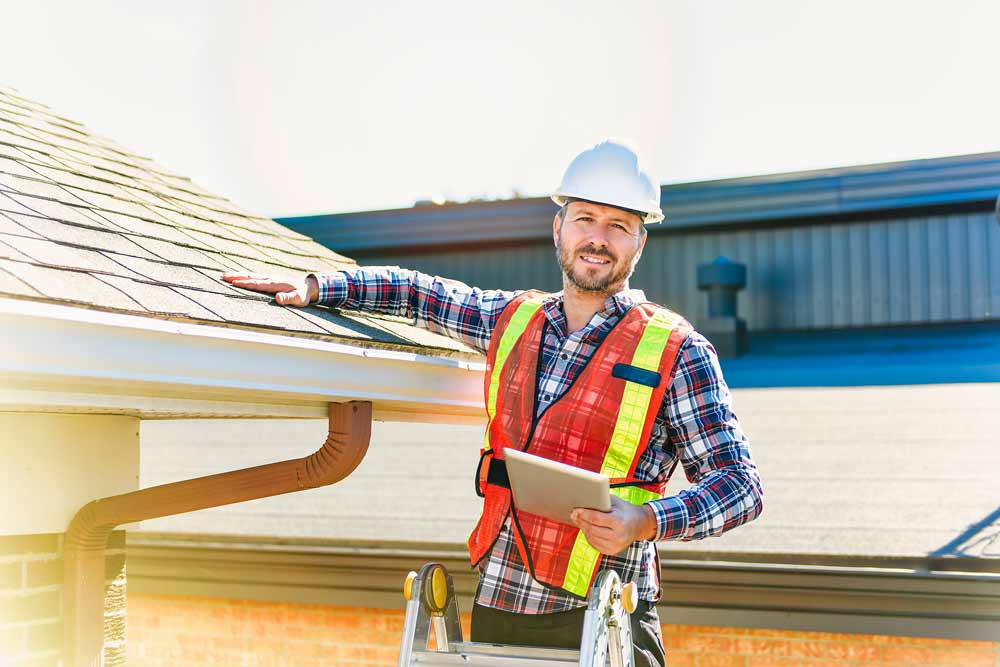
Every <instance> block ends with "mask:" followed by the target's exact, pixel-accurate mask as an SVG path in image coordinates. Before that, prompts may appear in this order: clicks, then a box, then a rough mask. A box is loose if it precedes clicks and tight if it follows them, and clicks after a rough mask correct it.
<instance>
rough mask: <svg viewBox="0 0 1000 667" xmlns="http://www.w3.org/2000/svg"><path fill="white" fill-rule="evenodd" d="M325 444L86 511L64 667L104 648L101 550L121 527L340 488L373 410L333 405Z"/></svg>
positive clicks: (69, 575)
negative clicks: (306, 491) (304, 491)
mask: <svg viewBox="0 0 1000 667" xmlns="http://www.w3.org/2000/svg"><path fill="white" fill-rule="evenodd" d="M329 419H330V429H329V434H328V435H327V438H326V442H324V443H323V446H322V447H320V448H319V449H318V450H316V451H315V452H313V453H312V454H311V455H309V456H306V457H303V458H301V459H291V460H289V461H281V462H279V463H269V464H267V465H262V466H255V467H253V468H244V469H242V470H233V471H232V472H224V473H221V474H218V475H209V476H207V477H198V478H196V479H188V480H184V481H182V482H174V483H172V484H162V485H160V486H154V487H150V488H148V489H140V490H139V491H133V492H131V493H123V494H121V495H118V496H111V497H110V498H101V499H99V500H93V501H91V502H89V503H87V504H86V505H84V506H83V507H82V508H81V509H80V511H79V512H77V513H76V516H74V517H73V520H72V521H71V522H70V525H69V529H68V530H67V531H66V542H65V544H66V547H65V552H64V554H63V557H64V575H65V577H64V580H65V583H64V588H63V591H64V592H63V595H64V598H63V599H64V602H63V605H64V627H63V640H64V646H63V648H64V653H65V655H66V662H65V664H66V665H67V667H98V666H99V665H101V664H102V653H103V643H104V549H105V545H106V543H107V539H108V535H110V533H111V531H112V530H114V528H115V527H116V526H120V525H121V524H124V523H133V522H136V521H144V520H146V519H156V518H159V517H163V516H170V515H173V514H181V513H183V512H193V511H195V510H201V509H207V508H209V507H219V506H220V505H229V504H231V503H239V502H243V501H245V500H254V499H256V498H266V497H268V496H276V495H280V494H283V493H290V492H292V491H301V490H302V489H311V488H314V487H317V486H326V485H327V484H333V483H334V482H339V481H340V480H342V479H344V478H345V477H347V476H348V475H350V474H351V473H352V472H353V471H354V469H355V468H357V467H358V464H359V463H361V459H363V458H364V456H365V453H366V452H367V451H368V443H369V441H370V439H371V430H372V404H371V403H368V402H361V401H354V402H350V403H331V404H330V412H329Z"/></svg>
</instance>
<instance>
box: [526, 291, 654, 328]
mask: <svg viewBox="0 0 1000 667" xmlns="http://www.w3.org/2000/svg"><path fill="white" fill-rule="evenodd" d="M645 300H646V294H645V293H644V292H643V291H642V290H639V289H623V290H621V291H620V292H616V293H615V294H612V295H610V296H609V297H608V298H606V299H605V300H604V310H602V311H600V312H599V313H597V314H598V315H600V316H601V317H602V318H603V319H604V320H608V319H610V318H612V317H616V318H617V317H621V316H622V315H624V314H625V313H627V312H628V311H629V310H630V309H631V308H632V306H634V305H635V304H637V303H642V302H643V301H645ZM542 308H543V309H544V311H545V317H546V318H547V319H548V320H549V323H550V324H551V325H552V326H554V327H555V328H556V330H558V331H559V332H560V333H561V334H562V335H565V334H566V313H564V312H563V292H562V290H560V291H558V292H555V293H554V294H550V295H549V296H548V297H547V298H546V299H545V300H544V301H543V302H542Z"/></svg>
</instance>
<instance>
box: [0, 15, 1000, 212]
mask: <svg viewBox="0 0 1000 667" xmlns="http://www.w3.org/2000/svg"><path fill="white" fill-rule="evenodd" d="M0 21H2V22H3V24H4V30H3V31H2V34H3V37H2V39H0V64H2V67H0V85H7V86H10V87H13V88H16V89H18V90H20V91H21V93H22V94H24V95H26V96H28V97H31V98H33V99H35V100H37V101H40V102H43V103H45V104H48V105H49V106H51V107H52V108H53V109H54V110H55V111H56V112H57V113H61V114H63V115H66V116H69V117H71V118H73V119H75V120H78V121H81V122H83V123H85V124H87V125H88V126H89V127H90V128H91V129H92V130H93V131H95V132H98V133H99V134H103V135H105V136H108V137H111V138H113V139H114V140H116V141H118V142H119V143H121V144H124V145H125V146H127V147H129V148H131V149H133V150H135V151H137V152H139V153H142V154H144V155H148V156H150V157H153V158H155V159H156V160H158V161H159V162H161V163H162V164H164V165H166V166H168V167H170V168H171V169H174V170H175V171H178V172H180V173H182V174H184V175H186V176H190V177H191V178H193V179H194V180H195V181H197V182H199V183H200V184H202V185H203V186H205V187H207V188H208V189H210V190H212V191H214V192H218V193H219V194H222V195H225V196H227V197H229V198H230V199H232V200H234V201H235V202H237V203H238V204H240V205H241V206H243V207H244V208H247V209H250V210H252V211H254V212H258V213H262V214H265V215H270V216H283V215H297V214H307V213H320V212H336V211H348V210H365V209H376V208H392V207H399V206H409V205H410V204H412V203H413V201H414V200H416V199H429V198H432V197H442V196H443V197H447V198H449V199H453V200H463V199H467V198H470V197H474V196H491V197H496V196H509V195H510V193H511V192H512V191H514V190H517V191H519V192H521V193H524V194H529V195H535V194H547V193H548V192H549V191H550V190H551V188H553V187H554V186H555V185H556V183H557V182H558V180H559V177H560V175H561V172H562V170H563V168H564V167H565V166H566V164H567V163H568V162H569V160H570V159H571V158H572V156H573V155H574V154H575V153H577V152H578V151H580V150H582V149H583V148H586V147H588V146H590V145H592V144H594V143H596V142H597V141H599V140H600V139H602V138H604V137H607V136H614V137H621V138H625V139H629V140H631V141H632V142H633V143H635V144H636V145H638V146H639V147H640V148H641V150H642V152H643V153H644V155H645V157H646V158H647V161H648V163H649V164H650V165H651V167H652V171H653V173H654V174H655V175H657V176H658V177H659V179H660V180H661V181H662V182H664V183H674V182H683V181H696V180H705V179H712V178H722V177H728V176H744V175H754V174H764V173H774V172H781V171H793V170H800V169H812V168H823V167H834V166H842V165H849V164H868V163H873V162H885V161H892V160H902V159H911V158H921V157H933V156H941V155H957V154H964V153H976V152H984V151H992V150H998V149H1000V120H998V118H1000V115H998V113H997V110H998V109H1000V85H998V81H1000V39H998V38H997V34H998V29H1000V2H996V1H995V0H949V1H948V2H943V1H937V2H913V0H839V1H837V2H833V1H831V0H824V1H812V0H758V1H755V2H735V1H723V0H714V1H705V0H690V1H689V0H659V1H649V2H640V1H631V2H630V1H628V0H622V1H619V2H614V3H608V2H604V1H603V0H586V1H584V0H578V1H573V2H570V1H565V2H562V1H541V2H540V1H538V0H534V1H527V0H511V1H508V2H503V3H498V2H470V1H469V0H455V1H449V2H444V1H441V2H434V1H425V2H379V1H377V0H373V1H372V2H357V1H356V0H352V1H350V2H347V1H343V2H331V1H300V0H295V1H292V0H273V1H261V2H250V1H249V0H211V1H206V0H171V1H170V2H134V1H125V0H122V1H120V2H112V1H109V0H87V2H80V1H79V0H32V1H30V2H29V1H27V0H23V1H20V2H16V1H15V0H6V1H5V2H3V5H2V7H0Z"/></svg>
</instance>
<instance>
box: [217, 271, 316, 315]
mask: <svg viewBox="0 0 1000 667" xmlns="http://www.w3.org/2000/svg"><path fill="white" fill-rule="evenodd" d="M222 279H223V280H225V281H226V282H227V283H229V284H230V285H233V286H234V287H242V288H244V289H249V290H253V291H255V292H267V293H268V294H273V295H274V300H275V302H276V303H277V304H278V305H279V306H300V307H301V306H308V305H309V304H310V303H312V302H314V301H316V299H318V298H319V283H318V282H317V281H316V277H315V276H311V275H310V276H302V278H300V279H293V280H278V279H272V278H268V277H267V276H254V275H250V274H247V273H223V274H222Z"/></svg>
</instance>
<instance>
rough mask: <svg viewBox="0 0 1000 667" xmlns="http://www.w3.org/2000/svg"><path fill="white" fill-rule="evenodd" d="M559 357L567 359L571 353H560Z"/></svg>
mask: <svg viewBox="0 0 1000 667" xmlns="http://www.w3.org/2000/svg"><path fill="white" fill-rule="evenodd" d="M559 358H560V359H562V360H564V361H565V360H566V359H569V355H568V354H566V353H565V352H563V353H562V354H560V355H559Z"/></svg>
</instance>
